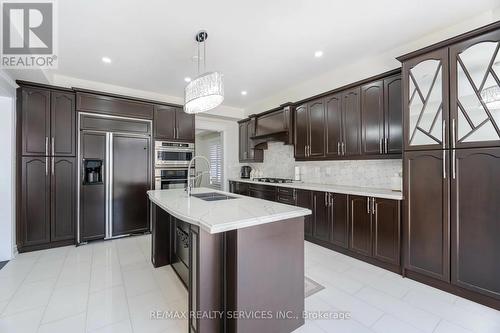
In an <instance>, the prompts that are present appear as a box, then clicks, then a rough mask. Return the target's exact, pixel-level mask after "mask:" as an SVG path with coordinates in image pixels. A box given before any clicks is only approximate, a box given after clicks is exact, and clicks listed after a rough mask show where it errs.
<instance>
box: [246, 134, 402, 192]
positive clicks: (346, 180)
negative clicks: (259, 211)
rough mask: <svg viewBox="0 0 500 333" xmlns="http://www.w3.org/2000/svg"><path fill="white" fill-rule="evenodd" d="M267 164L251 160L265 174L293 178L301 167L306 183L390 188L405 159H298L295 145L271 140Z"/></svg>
mask: <svg viewBox="0 0 500 333" xmlns="http://www.w3.org/2000/svg"><path fill="white" fill-rule="evenodd" d="M268 147H269V148H268V149H267V150H265V151H264V163H251V164H250V166H252V168H253V169H259V170H262V174H263V175H264V176H265V177H280V178H293V177H294V173H295V166H298V167H300V174H301V180H302V181H304V182H307V183H322V184H334V185H350V186H362V187H372V188H384V189H390V188H391V182H392V181H393V178H394V175H395V174H400V173H401V172H402V167H403V164H402V160H400V159H395V160H362V161H318V162H296V161H295V159H294V157H293V146H291V145H290V146H288V145H284V144H283V143H281V142H269V143H268Z"/></svg>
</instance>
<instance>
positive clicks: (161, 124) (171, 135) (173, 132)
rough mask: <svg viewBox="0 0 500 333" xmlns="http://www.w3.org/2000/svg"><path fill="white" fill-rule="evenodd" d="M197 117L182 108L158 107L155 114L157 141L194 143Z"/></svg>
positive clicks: (155, 135)
mask: <svg viewBox="0 0 500 333" xmlns="http://www.w3.org/2000/svg"><path fill="white" fill-rule="evenodd" d="M194 135H195V116H194V115H192V114H187V113H185V112H184V111H183V110H182V108H180V107H175V106H167V105H156V106H155V112H154V137H155V139H157V140H172V141H186V142H194Z"/></svg>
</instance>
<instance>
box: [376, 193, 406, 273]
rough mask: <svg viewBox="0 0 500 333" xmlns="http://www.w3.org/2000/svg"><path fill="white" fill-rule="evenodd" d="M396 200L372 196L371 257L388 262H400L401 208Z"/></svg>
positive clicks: (397, 263) (395, 263)
mask: <svg viewBox="0 0 500 333" xmlns="http://www.w3.org/2000/svg"><path fill="white" fill-rule="evenodd" d="M400 206H401V205H400V202H399V201H396V200H389V199H380V198H374V199H373V201H372V217H373V257H374V258H376V259H378V260H380V261H385V262H388V263H390V264H394V265H398V266H399V264H400V253H401V242H400V238H401V237H400V234H401V208H400Z"/></svg>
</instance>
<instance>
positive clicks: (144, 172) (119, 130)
mask: <svg viewBox="0 0 500 333" xmlns="http://www.w3.org/2000/svg"><path fill="white" fill-rule="evenodd" d="M78 120H79V129H80V131H79V136H78V141H79V156H80V159H79V170H80V172H79V177H78V184H79V187H80V190H79V200H78V202H79V205H78V210H79V211H78V235H77V238H78V243H82V242H86V241H90V240H96V239H110V238H115V237H122V236H125V235H129V234H134V233H143V232H147V231H149V228H150V226H149V205H148V200H147V195H146V192H147V191H148V190H149V189H150V188H151V169H152V160H151V121H150V120H142V119H134V118H125V117H116V116H104V115H97V114H88V113H80V114H79V118H78Z"/></svg>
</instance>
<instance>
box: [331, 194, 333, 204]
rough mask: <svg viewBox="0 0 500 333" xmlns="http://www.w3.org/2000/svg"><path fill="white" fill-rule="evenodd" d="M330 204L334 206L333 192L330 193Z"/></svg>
mask: <svg viewBox="0 0 500 333" xmlns="http://www.w3.org/2000/svg"><path fill="white" fill-rule="evenodd" d="M330 206H333V194H332V193H330Z"/></svg>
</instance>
